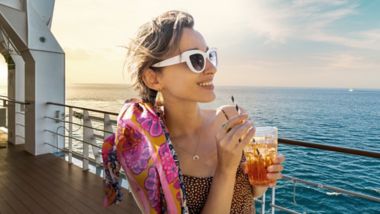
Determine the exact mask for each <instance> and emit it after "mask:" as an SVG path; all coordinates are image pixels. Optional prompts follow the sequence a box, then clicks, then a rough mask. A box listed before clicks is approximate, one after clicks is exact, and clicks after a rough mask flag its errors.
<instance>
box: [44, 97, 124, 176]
mask: <svg viewBox="0 0 380 214" xmlns="http://www.w3.org/2000/svg"><path fill="white" fill-rule="evenodd" d="M47 105H56V106H62V107H65V108H68V112H69V113H68V115H65V117H64V118H60V117H59V115H55V117H49V116H45V118H46V119H50V120H54V121H56V122H62V123H64V125H63V126H62V128H64V129H65V130H66V131H67V134H59V133H58V132H54V131H52V130H45V131H46V132H50V133H52V134H56V135H57V137H58V136H60V137H64V139H65V141H64V145H66V139H67V144H68V147H67V148H66V146H64V147H63V148H60V147H59V146H58V145H53V144H51V143H49V142H45V143H46V144H48V145H50V146H53V147H55V148H56V149H59V150H60V151H62V152H65V153H67V154H68V162H69V163H70V164H71V163H73V155H75V157H77V158H79V159H80V160H82V168H83V170H88V169H89V164H90V163H93V164H95V166H96V167H102V163H101V143H102V142H103V139H104V138H106V137H107V136H109V135H110V134H112V133H113V128H112V126H113V125H116V120H115V119H111V116H112V117H116V116H117V115H118V114H117V113H114V112H108V111H102V110H96V109H90V108H85V107H79V106H73V105H66V104H61V103H53V102H48V103H47ZM91 114H101V115H102V117H99V116H94V115H91ZM66 117H68V120H66ZM74 119H77V120H79V121H80V123H79V122H75V121H74ZM93 123H101V125H100V126H102V127H103V128H98V127H94V125H93ZM66 125H67V126H68V127H66ZM74 125H75V126H77V127H79V128H78V129H77V130H75V131H74V129H73V126H74ZM95 131H97V132H101V133H103V135H99V134H96V133H95ZM74 132H81V133H80V134H78V135H79V136H82V139H80V138H78V137H74ZM97 139H99V140H100V143H97V141H96V140H97ZM73 140H74V141H76V142H79V143H81V144H82V153H80V152H77V151H73ZM90 146H91V147H92V154H93V156H94V157H93V158H92V157H90Z"/></svg>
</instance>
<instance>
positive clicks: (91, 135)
mask: <svg viewBox="0 0 380 214" xmlns="http://www.w3.org/2000/svg"><path fill="white" fill-rule="evenodd" d="M47 104H48V105H57V106H63V107H65V108H68V112H69V113H68V115H65V117H64V118H57V117H49V116H45V118H46V119H50V120H55V121H57V122H62V123H64V124H65V125H66V124H67V125H68V128H67V129H66V127H65V129H66V131H67V132H68V134H59V133H58V132H54V131H51V130H45V131H47V132H50V133H53V134H56V135H57V136H60V137H64V138H65V139H67V140H68V147H66V146H64V147H63V148H60V147H59V146H57V145H54V144H51V143H48V142H46V144H48V145H50V146H52V147H53V148H56V149H58V150H60V151H61V152H64V153H65V154H67V155H68V162H69V163H70V164H71V163H73V162H72V158H73V157H74V158H77V159H79V160H81V161H82V168H83V170H88V169H89V163H91V164H93V165H94V166H96V167H97V168H102V163H101V160H100V159H101V158H100V154H101V151H100V149H101V144H97V143H96V139H101V140H103V139H104V138H105V137H107V136H108V135H109V134H112V133H113V128H112V125H116V120H112V119H110V116H114V117H115V116H117V115H118V114H117V113H114V112H109V111H102V110H96V109H90V108H85V107H78V106H73V105H66V104H60V103H52V102H48V103H47ZM93 113H97V114H102V115H103V117H99V116H94V115H90V114H93ZM66 117H68V120H66ZM74 118H76V119H77V120H81V122H82V123H78V122H74V121H73V120H74ZM95 121H97V122H101V123H103V124H102V126H103V128H98V127H94V126H93V124H92V122H95ZM73 125H76V126H78V127H80V128H79V129H78V130H76V131H77V132H78V131H81V132H82V134H80V135H82V137H83V138H82V139H80V138H78V137H74V136H73V133H74V132H75V131H74V130H73ZM94 131H99V132H102V133H103V135H98V134H96V133H95V132H94ZM73 140H74V141H76V142H78V143H80V144H82V145H83V151H82V153H80V152H77V151H74V150H73ZM279 144H284V145H291V146H300V147H305V148H312V149H320V150H324V151H332V152H339V153H344V154H351V155H359V156H365V157H370V158H377V159H380V153H378V152H370V151H364V150H358V149H352V148H344V147H337V146H330V145H322V144H316V143H310V142H304V141H297V140H289V139H281V138H280V139H279ZM89 146H91V147H92V149H93V154H94V156H95V157H94V158H91V157H90V156H89ZM122 175H123V177H125V175H124V173H122ZM283 179H284V180H286V181H289V182H292V183H294V184H296V183H302V184H305V185H308V186H311V187H316V188H321V189H327V190H332V191H334V192H337V193H342V194H346V195H349V196H352V197H357V198H362V199H365V200H369V201H374V202H378V203H380V198H379V197H374V196H370V195H366V194H362V193H358V192H354V191H349V190H346V189H342V188H338V187H334V186H330V185H325V184H320V183H315V182H312V181H307V180H303V179H300V178H296V177H291V176H287V175H284V176H283ZM271 189H272V194H271V202H270V207H271V213H272V214H274V213H275V211H276V210H280V211H284V212H287V213H292V214H295V213H297V214H298V212H296V211H295V210H291V209H289V208H286V207H282V206H279V205H276V204H275V199H276V187H273V188H271ZM265 197H266V196H265V193H264V195H263V196H262V197H261V200H260V199H255V201H257V202H259V203H261V204H262V206H261V213H262V214H263V213H265V204H266V202H265Z"/></svg>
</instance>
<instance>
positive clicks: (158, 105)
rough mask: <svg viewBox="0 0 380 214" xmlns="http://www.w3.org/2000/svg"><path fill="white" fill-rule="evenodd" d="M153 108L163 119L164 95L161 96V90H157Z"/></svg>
mask: <svg viewBox="0 0 380 214" xmlns="http://www.w3.org/2000/svg"><path fill="white" fill-rule="evenodd" d="M154 109H155V112H156V114H157V115H158V116H159V117H161V119H162V120H164V96H162V93H161V91H159V90H158V91H157V94H156V99H155V103H154Z"/></svg>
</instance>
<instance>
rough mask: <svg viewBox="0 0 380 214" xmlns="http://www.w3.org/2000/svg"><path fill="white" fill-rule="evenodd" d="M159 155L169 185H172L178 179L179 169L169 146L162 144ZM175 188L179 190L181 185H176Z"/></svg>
mask: <svg viewBox="0 0 380 214" xmlns="http://www.w3.org/2000/svg"><path fill="white" fill-rule="evenodd" d="M158 154H159V155H160V158H161V163H162V168H163V170H164V172H165V175H166V178H167V180H168V183H170V184H171V183H173V181H175V180H176V179H177V178H178V168H177V165H176V164H175V162H174V160H173V157H172V155H171V153H170V150H169V146H168V144H166V143H165V144H162V145H161V146H160V148H159V151H158ZM177 181H178V179H177ZM174 187H175V188H178V189H179V188H180V186H179V185H175V186H174Z"/></svg>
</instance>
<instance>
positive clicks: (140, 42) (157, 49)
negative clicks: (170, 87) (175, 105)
mask: <svg viewBox="0 0 380 214" xmlns="http://www.w3.org/2000/svg"><path fill="white" fill-rule="evenodd" d="M193 26H194V20H193V17H192V16H191V15H190V14H188V13H186V12H182V11H175V10H172V11H167V12H165V13H163V14H162V15H160V16H158V17H156V18H154V19H153V20H152V21H150V22H147V23H145V24H144V25H142V26H141V27H140V28H139V30H138V33H137V35H136V37H135V38H134V39H133V40H132V41H131V42H130V44H129V46H128V52H127V59H126V60H127V61H126V66H127V70H128V72H130V73H131V77H132V86H133V88H134V90H136V91H137V92H138V93H139V95H140V97H141V98H142V100H143V101H144V102H149V103H151V104H152V105H154V101H155V97H156V94H157V91H156V90H153V89H150V88H148V87H147V86H146V85H145V83H144V81H143V71H144V70H145V69H146V68H149V67H151V66H152V65H153V64H155V63H157V62H159V61H161V60H163V57H165V56H167V55H169V54H170V53H172V52H173V51H175V50H176V49H177V48H178V42H179V40H180V36H181V34H182V31H183V28H193ZM151 69H152V70H153V71H154V72H158V73H160V72H161V70H160V69H158V68H154V69H153V68H151Z"/></svg>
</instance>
